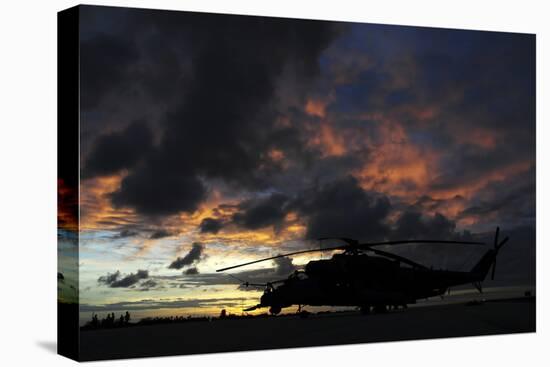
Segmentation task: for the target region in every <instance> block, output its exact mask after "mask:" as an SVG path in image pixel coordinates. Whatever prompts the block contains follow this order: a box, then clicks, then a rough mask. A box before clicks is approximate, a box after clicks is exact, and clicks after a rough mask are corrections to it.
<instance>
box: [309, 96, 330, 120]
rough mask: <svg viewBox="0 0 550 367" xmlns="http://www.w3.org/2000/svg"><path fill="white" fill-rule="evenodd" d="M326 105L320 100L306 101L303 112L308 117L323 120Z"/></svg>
mask: <svg viewBox="0 0 550 367" xmlns="http://www.w3.org/2000/svg"><path fill="white" fill-rule="evenodd" d="M326 107H327V103H326V102H324V101H321V100H313V99H308V100H307V102H306V106H305V110H306V113H307V114H308V115H311V116H315V117H320V118H324V117H325V115H326Z"/></svg>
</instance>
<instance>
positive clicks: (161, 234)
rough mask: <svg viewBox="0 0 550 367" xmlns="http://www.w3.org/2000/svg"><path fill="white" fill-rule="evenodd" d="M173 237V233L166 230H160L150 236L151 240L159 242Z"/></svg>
mask: <svg viewBox="0 0 550 367" xmlns="http://www.w3.org/2000/svg"><path fill="white" fill-rule="evenodd" d="M172 235H173V233H172V232H169V231H167V230H165V229H159V230H156V231H154V232H153V233H151V235H150V236H149V239H151V240H158V239H160V238H165V237H170V236H172Z"/></svg>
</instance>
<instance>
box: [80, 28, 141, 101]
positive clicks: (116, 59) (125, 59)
mask: <svg viewBox="0 0 550 367" xmlns="http://www.w3.org/2000/svg"><path fill="white" fill-rule="evenodd" d="M138 57H139V52H138V50H137V47H136V45H135V43H134V42H133V41H129V40H128V38H126V37H116V36H114V35H112V34H110V35H107V34H103V33H99V34H96V35H95V36H94V37H93V38H89V39H86V40H84V41H82V42H81V43H80V83H81V89H80V93H81V98H80V101H81V104H82V108H84V109H88V108H93V107H95V106H96V105H97V104H98V103H99V101H100V100H101V99H102V98H104V96H105V95H106V94H108V93H109V92H110V91H111V90H112V88H113V86H118V85H119V83H122V82H124V81H125V80H126V78H127V76H128V74H129V73H130V66H131V65H132V64H134V63H135V62H136V60H137V59H138Z"/></svg>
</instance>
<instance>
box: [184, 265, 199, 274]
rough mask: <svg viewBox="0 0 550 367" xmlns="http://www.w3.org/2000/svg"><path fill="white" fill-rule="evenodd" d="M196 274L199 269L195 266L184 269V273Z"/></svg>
mask: <svg viewBox="0 0 550 367" xmlns="http://www.w3.org/2000/svg"><path fill="white" fill-rule="evenodd" d="M196 274H199V269H197V268H196V267H193V268H189V269H187V270H185V275H196Z"/></svg>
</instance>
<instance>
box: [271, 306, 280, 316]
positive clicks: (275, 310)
mask: <svg viewBox="0 0 550 367" xmlns="http://www.w3.org/2000/svg"><path fill="white" fill-rule="evenodd" d="M269 313H270V314H272V315H278V314H279V313H281V307H279V306H271V307H270V308H269Z"/></svg>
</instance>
